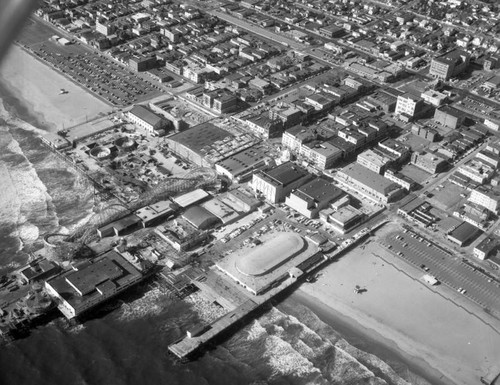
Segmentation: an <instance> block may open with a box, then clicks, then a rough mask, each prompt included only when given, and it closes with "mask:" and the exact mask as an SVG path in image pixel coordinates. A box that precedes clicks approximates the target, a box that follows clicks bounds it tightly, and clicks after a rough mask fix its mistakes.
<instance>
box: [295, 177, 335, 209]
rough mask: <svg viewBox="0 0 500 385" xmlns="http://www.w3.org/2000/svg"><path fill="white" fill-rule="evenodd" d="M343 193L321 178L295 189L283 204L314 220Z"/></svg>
mask: <svg viewBox="0 0 500 385" xmlns="http://www.w3.org/2000/svg"><path fill="white" fill-rule="evenodd" d="M344 195H345V193H344V192H343V191H342V190H341V189H339V188H337V187H335V186H334V185H333V184H332V183H330V182H328V181H327V180H325V179H323V178H316V179H314V180H312V181H311V182H309V183H306V184H305V185H303V186H301V187H299V188H297V189H296V190H294V191H292V192H291V193H290V196H289V197H287V198H286V200H285V203H286V204H287V205H288V206H289V207H291V208H292V209H294V210H295V211H298V212H299V213H301V214H302V215H304V216H305V217H307V218H316V217H317V216H318V213H319V211H320V210H322V209H324V208H325V207H327V206H328V204H329V203H331V202H333V201H336V200H338V199H339V198H341V197H342V196H344Z"/></svg>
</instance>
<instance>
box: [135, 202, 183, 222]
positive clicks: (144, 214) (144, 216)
mask: <svg viewBox="0 0 500 385" xmlns="http://www.w3.org/2000/svg"><path fill="white" fill-rule="evenodd" d="M175 211H176V210H175V205H174V204H173V203H172V202H171V201H159V202H156V203H153V204H151V205H149V206H144V207H142V208H140V209H139V210H137V211H136V212H135V215H136V216H137V217H139V219H140V220H141V224H142V227H148V226H151V225H153V224H155V223H157V222H159V221H162V220H165V219H167V218H168V217H170V216H172V215H174V214H175Z"/></svg>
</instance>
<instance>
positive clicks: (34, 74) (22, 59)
mask: <svg viewBox="0 0 500 385" xmlns="http://www.w3.org/2000/svg"><path fill="white" fill-rule="evenodd" d="M0 80H1V81H2V82H3V83H4V84H5V85H6V86H7V88H8V89H9V90H10V91H11V92H12V93H13V94H14V95H15V96H16V97H17V98H18V99H20V101H21V102H22V103H23V104H24V103H25V104H26V107H27V108H28V109H29V110H31V111H32V112H33V113H35V114H36V115H37V116H38V120H39V121H40V122H41V123H42V124H43V125H44V126H45V127H49V128H50V129H51V130H52V129H53V130H54V131H58V130H61V129H63V128H69V127H72V126H75V125H78V124H81V123H85V121H86V120H91V119H93V118H95V117H96V116H97V115H99V114H100V113H107V112H109V111H111V110H112V107H111V106H110V105H108V104H107V103H105V102H103V101H101V100H99V99H98V98H96V97H95V96H93V95H91V94H90V93H89V92H87V91H86V90H84V89H83V88H82V87H80V86H78V85H76V84H75V83H73V82H72V81H70V80H69V79H67V78H66V77H64V76H63V75H61V74H60V73H58V72H56V71H55V70H54V69H52V68H51V67H49V66H48V65H46V64H44V63H42V62H41V61H39V60H37V59H35V58H34V57H33V56H31V55H30V54H28V53H27V52H25V51H24V50H23V49H22V48H20V47H18V46H12V47H11V48H10V51H9V53H8V55H7V57H6V58H5V59H4V61H3V62H2V64H1V67H0ZM61 89H65V90H66V91H68V93H67V94H60V90H61Z"/></svg>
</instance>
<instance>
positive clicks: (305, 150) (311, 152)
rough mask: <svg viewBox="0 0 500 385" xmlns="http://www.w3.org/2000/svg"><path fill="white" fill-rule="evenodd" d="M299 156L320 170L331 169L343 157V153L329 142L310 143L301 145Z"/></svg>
mask: <svg viewBox="0 0 500 385" xmlns="http://www.w3.org/2000/svg"><path fill="white" fill-rule="evenodd" d="M300 154H301V155H302V156H304V157H305V159H306V160H307V161H308V162H310V163H311V164H312V165H313V166H314V167H316V168H318V169H320V170H327V169H329V168H332V167H333V166H334V165H335V164H336V163H337V161H339V160H340V159H341V158H342V157H343V151H342V150H341V149H339V148H338V147H336V146H335V145H333V144H332V143H330V142H310V143H306V144H304V145H302V147H301V149H300Z"/></svg>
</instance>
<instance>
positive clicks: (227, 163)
mask: <svg viewBox="0 0 500 385" xmlns="http://www.w3.org/2000/svg"><path fill="white" fill-rule="evenodd" d="M267 158H268V154H267V153H266V152H265V150H264V148H262V147H260V146H252V147H249V148H247V149H245V150H243V151H240V152H238V153H236V154H233V155H231V156H230V157H229V158H226V159H224V160H222V161H219V162H217V165H218V166H219V167H222V168H223V169H224V170H227V171H228V172H230V173H231V174H232V175H235V176H237V175H239V174H242V173H244V172H245V171H246V170H248V169H251V168H253V167H254V166H255V165H257V164H259V163H260V162H262V161H264V160H265V159H267Z"/></svg>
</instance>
